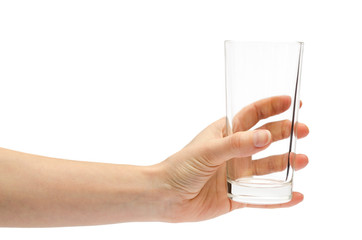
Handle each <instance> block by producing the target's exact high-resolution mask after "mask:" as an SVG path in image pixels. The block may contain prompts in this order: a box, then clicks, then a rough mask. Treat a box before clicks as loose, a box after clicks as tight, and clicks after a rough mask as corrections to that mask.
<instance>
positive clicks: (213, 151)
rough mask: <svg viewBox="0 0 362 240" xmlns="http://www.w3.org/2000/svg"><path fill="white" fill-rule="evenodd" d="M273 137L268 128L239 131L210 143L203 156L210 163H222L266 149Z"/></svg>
mask: <svg viewBox="0 0 362 240" xmlns="http://www.w3.org/2000/svg"><path fill="white" fill-rule="evenodd" d="M271 139H272V136H271V133H270V132H269V131H268V130H254V131H246V132H237V133H234V134H232V135H230V136H227V137H224V138H221V139H218V140H216V141H214V142H212V143H210V144H209V145H208V147H207V148H205V149H204V151H207V152H204V154H203V156H205V157H206V159H207V161H208V162H209V163H210V164H213V165H221V164H222V163H224V162H226V161H227V160H230V159H232V158H237V157H248V156H251V155H253V154H255V153H257V152H259V151H262V150H264V149H266V148H267V147H268V146H269V145H270V143H271Z"/></svg>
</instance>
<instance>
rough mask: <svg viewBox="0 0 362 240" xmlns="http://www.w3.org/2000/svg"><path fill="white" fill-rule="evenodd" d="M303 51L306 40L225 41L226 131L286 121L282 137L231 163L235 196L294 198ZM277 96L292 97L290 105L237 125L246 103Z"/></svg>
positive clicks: (261, 200)
mask: <svg viewBox="0 0 362 240" xmlns="http://www.w3.org/2000/svg"><path fill="white" fill-rule="evenodd" d="M302 54H303V43H302V42H239V41H229V40H228V41H225V63H226V64H225V68H226V105H227V106H226V116H227V118H226V121H227V123H226V126H227V127H226V129H227V130H226V134H227V135H230V134H233V133H235V132H238V131H247V130H250V129H257V128H260V127H262V126H265V124H267V123H269V124H270V123H271V122H280V123H284V124H281V125H280V126H283V129H280V131H284V132H283V139H281V140H279V141H274V142H273V143H272V144H271V145H270V146H269V147H268V148H266V149H265V150H263V151H261V152H259V153H257V154H255V155H253V156H251V157H244V158H235V159H231V160H229V161H228V162H227V167H226V168H227V185H228V196H229V198H230V199H232V200H233V201H238V202H244V203H251V204H277V203H284V202H288V201H290V200H291V197H292V185H293V172H294V158H295V150H296V139H297V136H296V131H295V129H296V127H297V126H296V125H297V119H298V110H299V106H300V101H299V92H300V91H299V90H300V76H301V65H302ZM275 96H284V97H286V96H289V97H290V102H291V104H290V107H289V108H288V109H287V110H286V111H284V112H283V113H280V114H277V115H274V116H271V117H268V118H267V119H264V120H261V121H259V122H258V123H257V124H256V125H255V126H253V127H250V126H243V125H242V124H236V123H237V121H236V119H235V118H236V117H238V113H240V112H242V111H243V109H244V111H246V109H247V108H246V106H249V108H250V106H253V105H252V104H253V103H254V102H257V101H260V100H261V99H266V98H270V97H275ZM261 114H263V113H261ZM259 117H260V116H259ZM261 118H264V117H263V116H261ZM285 123H287V124H285ZM288 123H289V124H288ZM285 126H287V129H285ZM276 131H278V130H276ZM276 166H277V167H276Z"/></svg>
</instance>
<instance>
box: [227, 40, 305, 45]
mask: <svg viewBox="0 0 362 240" xmlns="http://www.w3.org/2000/svg"><path fill="white" fill-rule="evenodd" d="M224 43H225V44H226V43H234V44H299V45H304V42H302V41H243V40H224Z"/></svg>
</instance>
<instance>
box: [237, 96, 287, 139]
mask: <svg viewBox="0 0 362 240" xmlns="http://www.w3.org/2000/svg"><path fill="white" fill-rule="evenodd" d="M290 104H291V97H290V96H275V97H270V98H265V99H262V100H259V101H257V102H254V103H252V104H250V105H248V106H246V107H244V108H243V109H242V110H241V111H240V112H238V113H237V114H236V115H235V117H234V119H233V132H238V131H246V130H249V129H250V128H252V127H253V126H254V125H255V124H257V123H258V122H259V121H260V120H261V119H265V118H268V117H271V116H273V115H277V114H279V113H282V112H284V111H286V110H287V109H288V108H289V107H290Z"/></svg>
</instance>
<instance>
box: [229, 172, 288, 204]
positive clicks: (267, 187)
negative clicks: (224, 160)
mask: <svg viewBox="0 0 362 240" xmlns="http://www.w3.org/2000/svg"><path fill="white" fill-rule="evenodd" d="M227 183H228V197H229V198H230V199H231V200H233V201H236V202H242V203H250V204H279V203H286V202H289V201H290V200H291V199H292V183H291V182H284V181H278V180H271V179H261V178H252V177H250V178H239V179H237V180H236V181H233V180H230V179H228V181H227Z"/></svg>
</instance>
